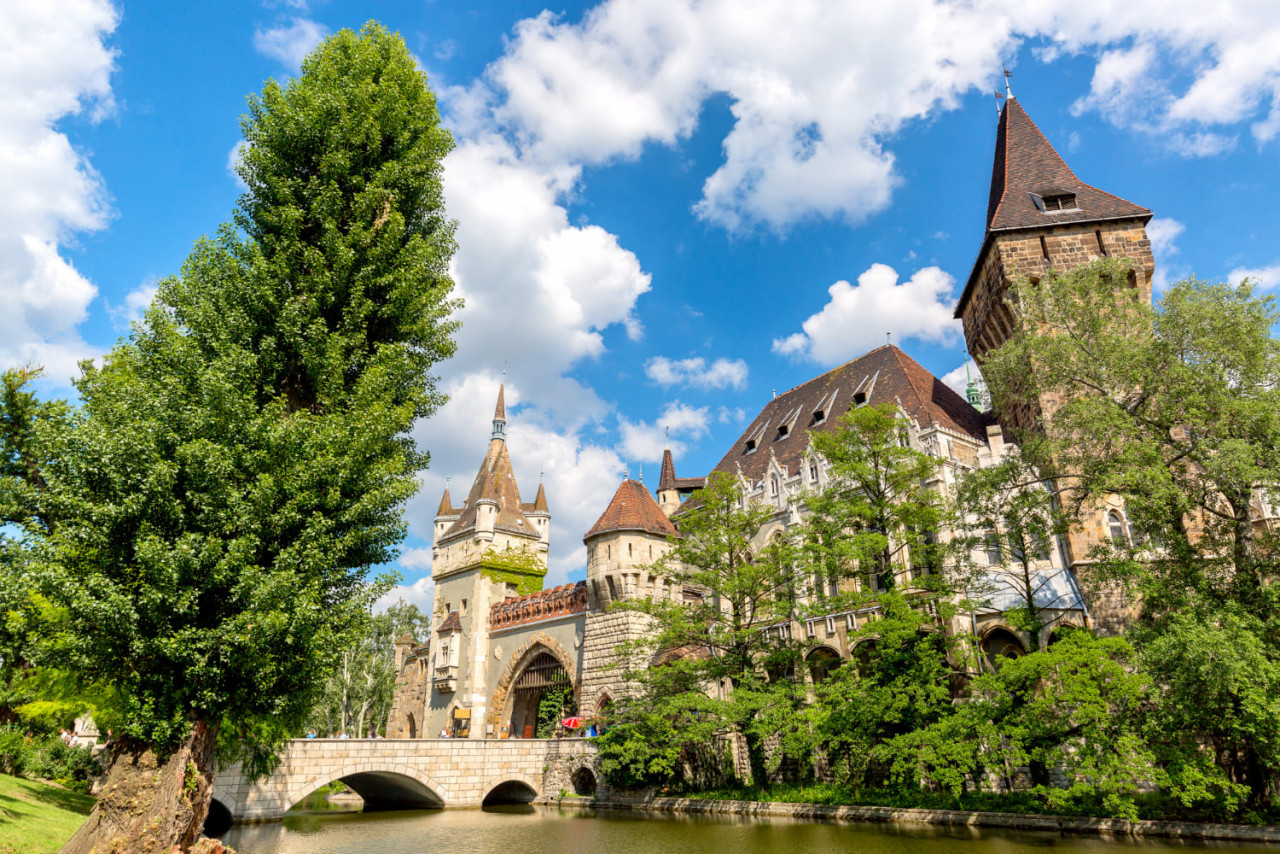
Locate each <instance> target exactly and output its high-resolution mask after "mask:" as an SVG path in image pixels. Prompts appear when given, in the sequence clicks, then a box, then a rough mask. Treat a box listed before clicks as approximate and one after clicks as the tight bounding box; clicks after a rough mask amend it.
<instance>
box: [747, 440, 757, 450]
mask: <svg viewBox="0 0 1280 854" xmlns="http://www.w3.org/2000/svg"><path fill="white" fill-rule="evenodd" d="M755 449H756V440H755V439H748V440H747V453H748V454H749V453H751V452H752V451H754V450H755Z"/></svg>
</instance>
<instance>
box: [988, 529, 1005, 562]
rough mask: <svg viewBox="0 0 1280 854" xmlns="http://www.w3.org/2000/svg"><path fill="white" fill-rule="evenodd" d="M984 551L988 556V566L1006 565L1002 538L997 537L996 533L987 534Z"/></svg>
mask: <svg viewBox="0 0 1280 854" xmlns="http://www.w3.org/2000/svg"><path fill="white" fill-rule="evenodd" d="M983 551H984V552H985V553H986V556H987V566H1000V565H1001V564H1002V563H1004V554H1003V553H1002V552H1001V550H1000V538H999V537H998V536H996V532H995V531H991V532H990V533H988V534H987V536H986V540H985V542H984V543H983Z"/></svg>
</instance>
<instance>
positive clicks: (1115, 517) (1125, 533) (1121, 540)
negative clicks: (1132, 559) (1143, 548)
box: [1107, 510, 1132, 548]
mask: <svg viewBox="0 0 1280 854" xmlns="http://www.w3.org/2000/svg"><path fill="white" fill-rule="evenodd" d="M1107 533H1108V535H1110V537H1111V542H1113V543H1115V544H1116V545H1117V546H1120V547H1122V548H1127V547H1129V546H1130V545H1132V543H1131V542H1130V541H1129V526H1128V525H1126V524H1125V523H1124V517H1123V516H1121V515H1120V511H1118V510H1112V511H1111V512H1109V513H1108V514H1107Z"/></svg>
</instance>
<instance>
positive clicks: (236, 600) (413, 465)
mask: <svg viewBox="0 0 1280 854" xmlns="http://www.w3.org/2000/svg"><path fill="white" fill-rule="evenodd" d="M243 131H244V135H245V139H246V141H247V143H248V147H247V149H246V151H245V153H244V155H243V161H242V164H241V166H240V173H241V176H242V177H243V178H244V180H245V182H246V184H247V185H248V191H247V192H246V193H245V194H244V196H243V197H242V198H241V200H240V204H239V207H238V209H237V211H236V215H235V221H236V224H237V225H238V226H239V230H238V231H237V230H234V229H232V228H230V227H224V228H223V229H222V230H221V231H220V232H219V235H218V237H217V238H216V239H214V240H200V241H199V242H198V243H197V244H196V247H195V249H194V251H193V252H192V254H191V256H190V257H189V259H188V260H187V262H186V264H185V265H184V267H183V269H182V272H181V274H180V275H178V276H174V277H171V278H168V279H165V280H164V281H162V282H161V283H160V285H159V288H158V292H157V295H156V299H155V302H154V303H153V305H152V306H151V308H150V309H149V310H148V311H147V313H146V315H145V317H144V318H143V320H142V321H140V322H139V323H138V324H136V325H135V326H134V329H133V332H132V334H131V335H130V337H129V338H128V339H127V340H125V341H122V342H121V343H120V344H119V345H117V346H116V347H115V348H114V349H113V350H112V351H111V353H110V354H108V356H107V357H106V358H105V359H104V360H103V363H102V365H101V366H100V367H95V366H94V365H92V364H89V363H86V364H84V365H83V366H82V371H83V373H82V376H81V377H80V379H79V380H77V381H76V389H77V391H78V392H79V394H80V397H81V400H82V404H81V405H80V407H79V408H78V409H77V410H76V411H75V412H74V413H73V414H72V415H71V416H70V417H69V418H67V419H64V420H58V419H53V418H50V419H46V420H45V422H44V423H43V425H39V426H38V427H37V433H39V432H40V431H41V430H45V431H47V434H46V435H47V436H49V437H50V438H49V439H48V441H51V442H53V443H54V444H55V445H56V450H57V452H56V454H53V455H51V456H50V458H48V459H47V460H45V461H44V465H43V467H41V468H40V469H39V470H38V471H34V472H33V471H30V470H28V471H26V472H17V473H14V474H13V475H12V476H11V478H10V479H9V480H12V481H13V482H20V483H24V484H26V485H27V486H28V487H30V488H32V489H34V490H35V491H36V492H37V493H38V501H37V504H36V508H37V512H36V513H35V516H36V517H37V518H47V519H48V520H49V524H48V525H46V530H44V531H41V532H40V536H39V537H38V538H34V539H37V540H38V542H33V544H32V550H31V551H32V553H33V554H35V555H36V561H37V563H38V568H37V569H36V570H33V572H34V573H35V575H36V578H37V581H38V588H39V592H40V593H41V594H42V595H43V596H45V597H47V599H48V601H49V602H50V603H51V608H50V618H49V620H48V621H47V623H46V624H45V625H43V626H41V627H40V630H39V631H38V632H36V633H33V637H35V639H36V641H37V642H36V643H34V644H31V645H30V646H29V649H28V652H29V654H30V656H31V658H32V660H33V661H35V663H37V664H53V663H55V662H56V663H57V664H59V665H60V666H62V667H65V668H66V669H68V670H70V671H72V672H74V673H77V674H79V675H80V676H81V677H82V678H83V679H85V680H86V681H93V680H100V681H104V682H108V683H110V684H111V685H112V686H113V687H114V688H115V690H116V691H117V694H118V700H119V703H120V705H121V708H120V709H119V710H118V711H119V713H120V714H119V720H120V725H119V730H118V731H117V733H116V736H117V740H116V745H117V747H116V752H115V755H114V758H113V762H112V766H111V768H110V770H109V772H108V774H109V776H108V786H107V789H106V794H105V795H104V797H102V798H101V799H100V800H99V801H98V803H97V805H96V806H95V808H94V812H93V814H92V815H91V816H90V818H89V820H88V821H87V822H86V824H85V825H84V827H82V828H81V830H80V832H79V833H77V834H76V836H75V837H74V838H73V839H72V840H71V842H69V843H68V844H67V846H66V848H65V849H64V850H65V851H69V852H79V851H85V852H87V851H89V850H91V849H94V848H96V849H97V850H106V849H107V848H109V847H112V846H114V845H117V844H122V845H126V846H134V848H141V847H145V845H153V846H154V847H156V848H157V849H159V848H164V849H166V850H167V849H168V848H169V847H170V846H172V845H177V846H178V847H179V848H181V849H183V850H186V849H187V848H188V847H189V846H190V845H192V844H193V843H194V841H195V838H196V835H197V834H198V832H199V829H200V826H201V824H202V822H203V819H204V816H205V814H206V810H207V803H208V798H209V792H210V788H211V784H212V779H213V761H214V756H215V752H216V750H217V745H218V743H219V739H220V738H221V743H222V747H223V748H224V749H226V750H230V751H231V752H233V753H235V754H238V755H240V756H241V757H243V758H245V759H246V761H247V762H248V763H249V765H250V767H251V768H254V769H259V770H261V769H262V768H264V767H265V766H266V764H267V761H268V759H269V757H270V756H271V754H272V751H273V749H274V748H275V746H276V744H278V742H279V740H280V739H281V738H282V737H284V736H285V735H288V734H291V733H293V732H296V731H297V729H298V728H299V727H300V726H301V725H302V723H303V721H304V719H305V716H306V714H307V712H308V711H309V710H310V709H311V708H312V706H313V705H314V703H315V700H316V697H317V695H318V693H319V692H320V691H321V689H322V686H323V684H324V680H325V677H326V676H327V674H328V672H329V671H330V669H331V668H332V666H333V664H334V659H335V655H336V652H337V651H338V650H341V649H342V648H344V647H345V646H346V645H348V644H350V643H352V642H353V641H354V640H355V638H356V637H358V635H359V633H360V632H361V630H362V628H363V627H364V625H365V624H366V620H367V613H368V609H369V607H370V605H371V604H372V602H373V600H374V599H375V598H376V597H377V596H378V595H379V594H380V593H381V592H382V591H383V590H385V589H386V588H387V585H388V584H389V580H388V579H386V578H385V577H384V578H380V579H378V580H374V581H370V580H368V578H367V573H368V571H369V569H370V568H371V567H374V566H377V565H379V564H383V563H386V562H387V561H389V560H390V559H391V558H392V557H393V556H394V554H395V549H396V544H397V543H398V542H399V541H400V540H401V539H402V537H403V534H404V522H403V520H402V517H401V507H402V505H403V503H404V501H405V500H406V499H407V498H408V497H409V496H410V495H411V494H412V493H413V492H414V490H415V488H416V481H415V472H416V471H417V470H418V469H420V468H421V467H422V466H423V465H425V463H426V455H425V454H424V453H422V452H420V451H419V450H418V449H417V448H416V447H415V446H414V444H413V442H412V440H411V439H410V438H409V430H410V428H411V427H412V425H413V423H414V422H415V420H416V419H419V418H422V417H426V416H428V415H430V414H431V413H432V412H433V411H434V410H435V408H436V407H437V406H438V405H439V404H440V403H441V401H442V397H441V395H440V393H439V392H438V391H437V390H436V387H435V381H434V380H433V378H432V377H431V375H430V373H429V371H430V369H431V367H432V365H433V364H434V363H436V362H437V361H438V360H440V359H442V358H444V357H446V356H448V355H450V354H451V353H452V352H453V344H452V342H451V340H450V335H451V332H452V330H453V327H454V324H453V322H452V321H451V320H450V319H449V317H450V312H451V311H452V309H453V308H454V303H453V302H451V301H450V299H449V292H450V289H451V287H452V283H451V281H450V279H449V276H448V271H447V267H448V262H449V258H450V256H451V254H452V252H453V249H454V243H453V225H452V223H451V222H450V221H449V220H448V219H447V218H446V216H445V214H444V209H443V203H442V196H441V187H440V175H441V159H442V158H443V156H444V155H445V153H446V152H448V150H449V148H450V145H451V140H450V136H449V134H448V132H446V131H445V130H444V129H442V128H441V127H440V125H439V115H438V113H437V110H436V105H435V99H434V97H433V95H432V93H431V91H430V90H429V88H428V87H427V81H426V78H425V76H424V74H423V73H422V71H421V70H420V69H419V68H418V66H417V64H416V62H415V61H414V59H413V57H412V56H411V55H410V53H409V52H408V50H407V49H406V48H405V45H404V43H403V41H402V40H401V39H400V38H399V37H398V36H396V35H393V34H391V33H389V32H387V31H386V30H384V29H383V28H382V27H380V26H378V25H376V24H369V25H367V26H366V27H365V28H364V29H363V30H362V31H361V32H360V33H355V32H351V31H343V32H340V33H338V34H336V35H335V36H333V37H331V38H330V39H328V40H327V41H326V42H325V43H323V44H322V45H321V46H320V47H319V48H317V49H316V50H315V51H314V52H313V53H312V54H311V55H310V56H308V57H307V59H306V60H305V62H304V63H303V66H302V73H301V75H300V76H299V77H297V78H296V79H293V80H290V81H289V82H288V83H286V84H284V85H279V84H276V83H274V82H272V83H269V84H268V85H267V86H266V88H265V90H264V92H263V94H262V96H261V97H256V98H251V99H250V102H249V114H248V116H247V117H246V118H245V119H244V122H243ZM134 848H130V849H129V850H134Z"/></svg>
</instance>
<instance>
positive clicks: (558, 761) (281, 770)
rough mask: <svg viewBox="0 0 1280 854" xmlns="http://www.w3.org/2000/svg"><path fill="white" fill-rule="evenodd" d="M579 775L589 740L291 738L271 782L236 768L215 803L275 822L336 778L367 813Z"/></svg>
mask: <svg viewBox="0 0 1280 854" xmlns="http://www.w3.org/2000/svg"><path fill="white" fill-rule="evenodd" d="M582 769H586V770H588V771H590V772H591V774H592V776H593V778H594V775H595V769H596V746H595V743H594V742H593V741H592V740H590V739H582V738H565V739H479V738H415V739H337V738H315V739H295V740H293V741H291V742H289V743H288V745H287V746H286V747H285V749H284V751H283V752H282V754H281V757H280V765H279V767H278V768H277V769H276V771H275V773H274V774H272V775H271V776H269V777H266V778H264V779H261V780H257V781H250V780H248V779H247V778H246V777H245V775H244V773H243V771H242V769H241V767H240V764H239V763H236V764H234V765H232V766H230V767H229V768H227V769H225V770H223V771H221V772H219V774H218V776H217V779H216V780H215V781H214V785H213V797H214V799H215V800H217V801H219V802H220V803H221V804H222V805H223V806H225V807H226V808H227V810H228V811H230V813H231V817H232V819H233V820H234V821H269V820H272V819H278V818H280V817H281V816H283V815H284V814H285V812H287V811H288V810H289V808H290V807H292V806H293V805H294V804H296V803H298V802H299V801H301V800H302V799H303V798H305V797H307V795H310V794H311V793H312V792H314V791H315V790H316V789H319V788H320V787H322V786H326V785H328V784H329V783H332V782H333V781H334V780H343V781H344V782H345V783H346V784H347V785H348V786H350V788H352V789H353V790H354V791H355V792H356V793H357V794H359V795H360V796H361V797H362V798H364V799H365V804H366V809H397V808H401V809H403V808H414V807H428V808H432V807H434V808H439V807H478V806H481V805H482V804H483V803H484V800H485V798H486V797H487V796H489V795H490V793H491V792H494V791H495V790H498V789H499V787H503V786H504V785H505V784H512V785H516V784H518V786H517V788H519V789H520V790H521V791H526V790H527V792H530V793H532V794H531V796H529V797H527V799H528V800H538V799H549V798H552V797H554V796H555V795H556V794H558V793H559V791H560V790H561V789H565V790H568V791H572V790H573V784H572V783H571V782H570V781H571V780H572V779H574V775H575V774H579V775H580V774H581V771H582ZM510 790H511V786H506V788H503V789H502V790H501V791H502V792H508V791H510Z"/></svg>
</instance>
